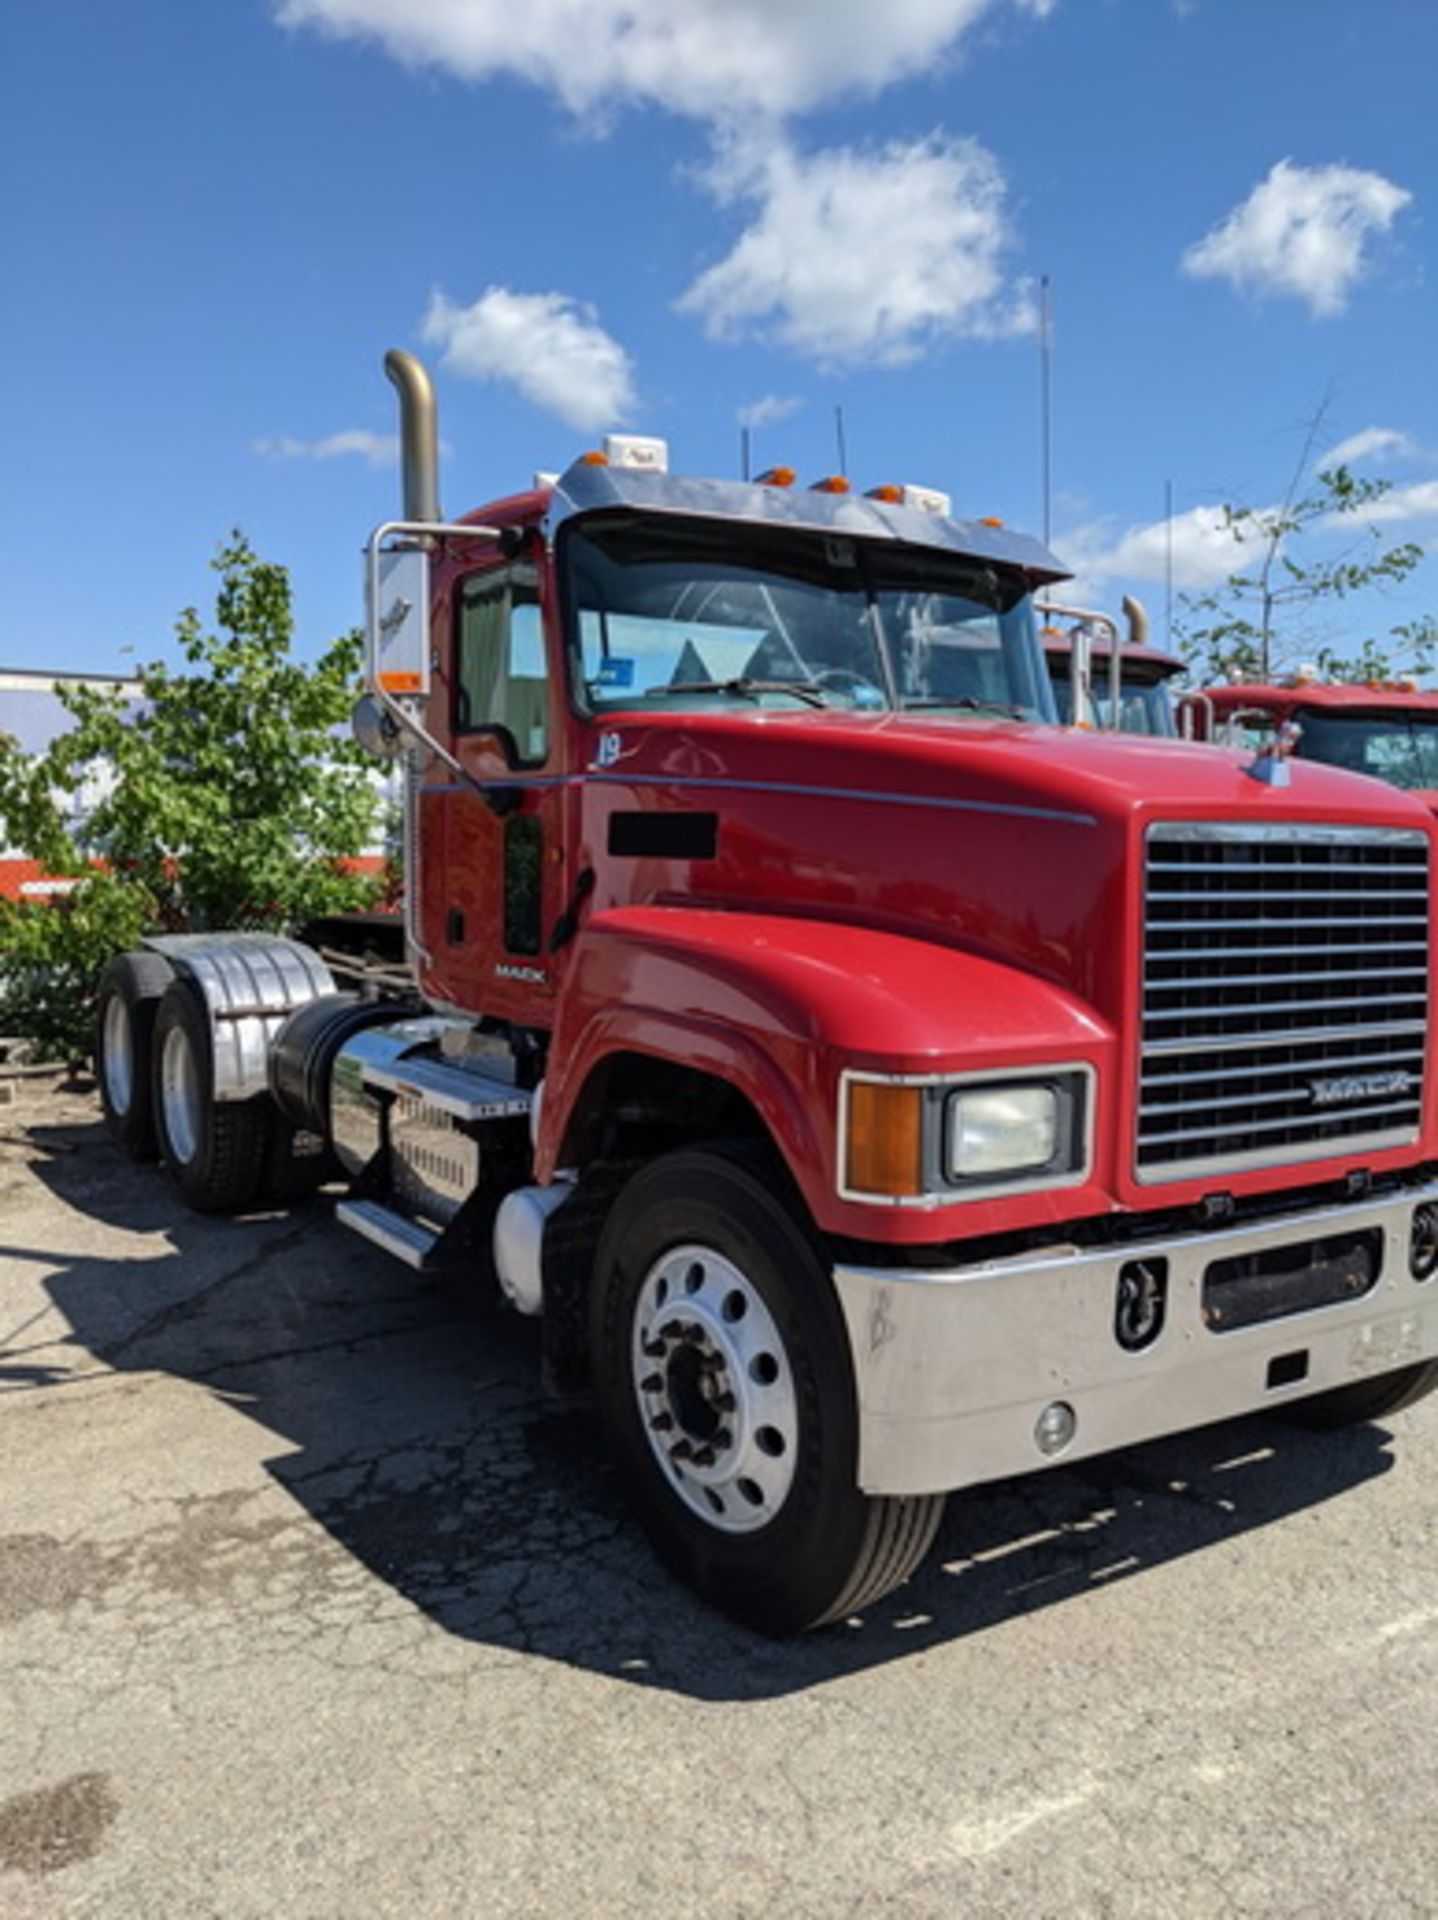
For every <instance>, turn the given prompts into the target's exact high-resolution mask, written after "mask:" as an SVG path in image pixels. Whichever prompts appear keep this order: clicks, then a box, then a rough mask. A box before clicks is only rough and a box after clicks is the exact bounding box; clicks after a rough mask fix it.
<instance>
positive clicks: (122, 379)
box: [0, 0, 1438, 671]
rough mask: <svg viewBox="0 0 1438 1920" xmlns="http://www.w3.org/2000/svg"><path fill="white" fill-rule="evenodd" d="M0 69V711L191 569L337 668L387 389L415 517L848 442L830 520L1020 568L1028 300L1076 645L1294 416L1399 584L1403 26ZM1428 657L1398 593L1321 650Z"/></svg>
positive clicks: (919, 23)
mask: <svg viewBox="0 0 1438 1920" xmlns="http://www.w3.org/2000/svg"><path fill="white" fill-rule="evenodd" d="M6 48H7V68H8V77H9V85H8V87H7V109H6V114H5V116H4V123H3V127H0V155H3V162H0V163H3V177H4V179H5V181H6V182H7V187H8V191H7V194H6V223H5V226H6V242H7V244H6V258H7V268H8V271H7V274H6V280H7V283H8V297H7V299H6V301H5V303H4V307H3V318H0V330H3V331H0V345H3V357H0V365H3V368H4V373H3V403H0V404H3V420H4V427H5V433H4V444H5V448H6V459H5V461H4V468H3V478H0V489H3V501H0V506H3V528H4V552H5V567H4V577H5V585H6V591H5V595H4V601H3V609H0V665H6V666H14V667H48V668H52V669H63V668H74V669H76V670H77V671H78V670H84V671H105V670H110V669H114V670H121V671H123V670H125V669H127V668H128V667H130V665H131V664H132V662H133V661H134V659H135V658H137V657H138V658H147V657H151V656H153V655H155V654H159V653H163V652H165V651H166V650H167V647H168V643H169V636H170V632H171V628H172V625H173V621H174V618H175V615H176V614H177V612H178V611H179V609H180V608H181V607H182V606H184V605H186V604H188V603H191V602H199V603H200V604H201V606H202V607H206V608H207V607H208V606H209V604H210V593H211V584H212V576H211V575H210V573H209V569H208V562H209V559H210V557H211V555H212V554H213V552H214V550H215V548H216V546H217V545H218V543H219V542H220V541H221V540H222V539H223V538H224V537H225V535H226V534H227V532H228V531H229V529H230V528H231V527H234V526H239V527H242V528H243V529H244V530H245V532H246V533H247V534H248V535H249V537H250V538H251V540H252V541H253V542H254V543H255V544H256V546H257V547H258V548H259V549H260V550H261V551H262V552H263V553H264V554H265V555H266V556H267V557H269V558H273V559H277V560H280V561H283V562H284V563H285V564H287V565H288V566H289V567H290V569H291V571H292V573H293V576H294V581H295V587H296V598H297V611H298V617H299V623H300V645H301V648H302V650H303V651H305V652H306V653H313V652H316V651H318V649H319V648H320V647H322V646H323V645H324V644H325V643H326V642H327V641H328V640H329V639H330V638H331V637H332V636H333V635H334V634H335V633H336V632H338V631H340V630H341V629H342V628H344V627H345V626H348V625H350V624H352V623H353V622H354V621H355V620H356V619H357V618H358V615H359V607H360V591H359V559H358V555H359V550H360V547H361V545H362V542H363V540H364V537H365V535H366V533H367V532H368V530H369V528H370V526H371V525H373V524H374V523H375V522H377V521H379V520H381V519H384V518H387V517H389V516H390V515H391V514H392V513H393V512H394V511H395V510H396V508H397V504H398V478H397V474H396V472H395V469H394V467H393V465H392V464H389V461H390V459H391V453H392V436H393V432H394V413H393V405H392V402H393V395H392V391H391V389H390V387H389V385H388V384H387V382H386V381H385V380H384V379H383V377H382V373H381V370H380V363H381V359H382V355H383V352H384V350H385V348H386V347H388V346H391V345H402V346H407V347H409V348H411V349H413V350H417V351H419V352H420V353H421V354H422V356H423V357H425V358H426V360H427V361H428V362H429V364H430V365H431V367H432V368H433V369H434V371H435V373H436V378H437V384H438V388H439V394H440V406H441V432H442V436H443V439H444V442H445V444H446V448H447V457H446V460H445V464H444V471H443V476H442V495H443V502H444V506H445V509H446V510H447V511H449V512H459V511H463V510H466V509H469V508H471V507H474V506H478V505H480V504H481V503H482V502H483V501H484V500H486V499H488V498H491V497H493V496H494V495H496V494H499V493H504V492H507V491H510V490H512V489H513V488H515V487H516V486H520V485H523V484H526V483H527V482H528V479H529V477H530V475H531V474H532V472H533V471H534V469H535V468H538V467H556V466H562V465H564V464H565V463H566V462H567V461H568V459H569V458H570V457H572V455H573V454H574V453H576V452H578V451H580V450H582V448H583V447H585V446H587V445H590V444H593V442H594V439H595V437H596V434H597V433H598V432H599V431H602V430H603V428H604V427H605V426H629V427H633V428H637V429H639V430H642V431H649V432H655V433H661V434H664V435H666V436H667V437H668V438H669V440H670V442H671V449H672V459H673V464H674V466H675V467H676V468H679V469H682V470H685V471H690V472H695V473H712V474H727V473H733V472H735V471H736V470H737V462H738V457H739V455H738V441H739V424H740V421H741V418H743V417H746V415H747V417H750V418H753V419H755V420H756V421H757V423H758V424H756V426H755V430H754V431H755V451H756V457H757V459H758V460H759V461H760V462H762V463H767V462H768V461H771V460H786V461H789V462H791V463H792V464H794V465H795V466H796V467H797V468H798V470H799V472H800V474H801V477H817V476H818V475H820V474H823V473H827V472H830V471H832V470H833V468H834V466H835V463H836V456H835V451H834V443H835V434H834V409H835V407H836V405H842V407H843V410H844V422H845V429H846V435H847V442H848V449H849V468H850V472H851V475H852V477H853V479H854V481H855V483H856V484H857V485H861V486H868V485H872V484H874V483H876V482H878V481H883V480H913V481H918V482H922V483H926V484H930V485H936V486H941V487H944V488H946V489H948V490H949V491H950V492H951V493H952V494H953V496H954V500H955V508H956V511H958V512H960V513H970V514H974V515H979V514H989V513H993V514H999V515H1001V516H1003V517H1004V518H1005V520H1007V521H1008V522H1009V523H1010V524H1011V525H1014V526H1019V527H1023V528H1025V529H1028V530H1032V531H1036V532H1037V531H1040V530H1041V526H1042V513H1043V496H1042V485H1041V460H1040V447H1041V435H1040V407H1039V348H1038V336H1037V333H1036V331H1035V329H1034V318H1035V304H1036V299H1037V293H1036V288H1037V281H1038V277H1039V276H1040V275H1044V274H1046V275H1048V276H1049V277H1050V280H1051V284H1052V301H1053V316H1054V326H1053V353H1052V369H1053V490H1052V497H1051V514H1052V533H1053V544H1054V545H1055V547H1056V548H1057V549H1058V551H1059V552H1060V554H1061V555H1063V556H1064V558H1065V559H1067V560H1069V561H1070V563H1071V564H1074V565H1076V566H1077V567H1079V568H1080V570H1081V574H1082V590H1083V592H1084V593H1085V594H1087V595H1088V596H1089V597H1090V598H1094V599H1099V600H1101V601H1102V602H1103V603H1105V604H1116V602H1117V598H1118V596H1119V594H1120V593H1122V592H1124V591H1126V590H1131V591H1136V592H1137V593H1138V594H1139V595H1140V596H1141V597H1142V598H1144V599H1145V600H1146V602H1147V603H1148V604H1149V606H1150V608H1151V610H1152V611H1153V612H1154V613H1155V615H1156V624H1157V627H1158V629H1159V637H1160V638H1161V637H1162V629H1163V614H1164V601H1165V581H1164V574H1165V563H1166V555H1167V553H1168V552H1169V550H1170V547H1171V550H1172V553H1173V558H1174V565H1175V571H1176V575H1177V578H1178V581H1179V584H1180V585H1183V584H1184V583H1185V582H1189V583H1192V584H1199V583H1201V582H1202V581H1203V579H1204V578H1206V577H1209V576H1211V575H1212V574H1213V573H1214V572H1215V571H1216V570H1219V569H1220V568H1221V567H1222V566H1223V565H1224V564H1226V563H1227V561H1228V559H1229V557H1230V555H1229V552H1228V551H1227V550H1225V549H1222V548H1221V546H1220V543H1219V542H1217V541H1216V540H1215V538H1214V535H1213V533H1212V530H1211V529H1212V518H1213V509H1214V508H1215V507H1216V506H1217V505H1218V504H1219V503H1220V502H1222V501H1223V500H1225V499H1228V500H1235V501H1247V502H1249V503H1251V504H1255V505H1265V504H1267V503H1269V502H1271V501H1273V500H1275V499H1277V498H1278V497H1279V496H1280V495H1281V494H1282V492H1283V490H1284V488H1285V486H1286V485H1287V483H1288V480H1289V477H1290V474H1291V471H1292V468H1293V465H1294V462H1295V460H1296V458H1297V457H1298V454H1299V452H1300V450H1301V447H1302V445H1303V441H1304V437H1305V431H1306V429H1307V427H1308V424H1309V422H1310V421H1311V420H1312V418H1313V416H1314V414H1315V412H1316V410H1317V409H1318V408H1319V407H1320V406H1323V407H1325V408H1326V411H1325V414H1324V417H1323V420H1322V424H1321V428H1320V431H1319V433H1318V436H1317V440H1316V442H1315V446H1314V451H1315V452H1316V453H1324V452H1327V451H1329V450H1330V449H1332V448H1334V447H1337V446H1340V445H1342V444H1343V443H1345V442H1349V443H1354V442H1356V443H1357V446H1358V452H1357V456H1356V457H1357V462H1358V464H1359V466H1360V468H1361V470H1362V471H1364V472H1367V473H1371V474H1374V475H1376V476H1380V477H1383V478H1386V479H1388V480H1390V481H1391V482H1392V484H1393V489H1394V491H1393V494H1392V495H1391V496H1390V499H1389V502H1388V503H1387V505H1388V510H1389V511H1390V513H1391V514H1392V518H1391V519H1390V520H1388V521H1387V522H1385V524H1384V529H1383V530H1384V532H1385V534H1386V533H1389V532H1391V533H1392V535H1393V537H1394V538H1399V537H1401V538H1411V539H1415V540H1419V541H1423V542H1429V541H1431V540H1433V539H1434V538H1438V386H1435V381H1434V377H1433V371H1432V354H1433V346H1434V328H1433V324H1432V313H1433V306H1432V286H1433V280H1432V275H1431V273H1430V270H1429V253H1430V248H1431V245H1432V235H1433V227H1432V209H1433V207H1434V205H1435V204H1438V177H1435V176H1438V140H1435V137H1434V131H1433V115H1432V98H1431V93H1432V75H1433V73H1434V71H1435V70H1438V8H1434V7H1433V6H1432V5H1431V4H1429V0H1370V3H1369V4H1368V5H1366V6H1364V7H1362V8H1358V7H1354V6H1353V5H1351V4H1350V3H1348V0H884V4H882V5H881V4H879V0H209V3H208V4H201V5H197V4H194V0H63V3H62V4H59V5H56V6H53V7H49V8H26V9H22V10H18V11H15V12H13V13H12V16H11V19H10V22H9V26H8V31H7V36H6ZM1170 483H1171V486H1172V492H1173V502H1174V526H1173V531H1172V540H1171V541H1170V540H1169V538H1168V536H1167V534H1166V533H1165V530H1164V527H1163V526H1162V525H1161V524H1160V523H1161V522H1162V521H1163V518H1164V501H1165V487H1166V485H1168V484H1170ZM1429 610H1431V611H1435V612H1438V567H1435V566H1434V563H1433V562H1432V560H1431V559H1430V560H1426V561H1425V562H1424V565H1423V567H1422V568H1421V569H1420V571H1419V573H1418V574H1417V575H1416V576H1415V578H1414V580H1413V581H1412V583H1411V584H1410V586H1409V588H1408V589H1406V590H1405V591H1404V592H1403V594H1401V595H1400V596H1398V597H1396V598H1394V599H1393V600H1392V601H1389V602H1385V603H1383V604H1380V605H1374V606H1369V605H1364V606H1361V607H1358V608H1355V609H1354V610H1353V617H1354V622H1355V626H1354V631H1355V632H1356V631H1357V630H1358V629H1359V628H1360V627H1362V628H1364V629H1365V630H1366V629H1369V628H1372V627H1379V628H1382V627H1386V626H1387V625H1388V624H1389V623H1390V621H1392V620H1394V619H1397V618H1400V617H1408V616H1411V615H1413V614H1414V613H1417V612H1423V611H1429ZM127 648H128V649H132V651H129V652H127V651H124V649H127Z"/></svg>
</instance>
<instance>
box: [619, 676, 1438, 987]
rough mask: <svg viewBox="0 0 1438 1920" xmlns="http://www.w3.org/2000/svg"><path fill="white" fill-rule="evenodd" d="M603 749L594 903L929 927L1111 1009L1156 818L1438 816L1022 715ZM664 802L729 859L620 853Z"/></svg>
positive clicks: (703, 726) (1329, 774)
mask: <svg viewBox="0 0 1438 1920" xmlns="http://www.w3.org/2000/svg"><path fill="white" fill-rule="evenodd" d="M597 742H598V743H602V751H601V752H600V753H598V754H596V756H595V760H594V763H593V765H592V767H591V769H590V776H589V780H588V782H587V783H586V785H587V794H586V802H585V806H586V819H585V834H584V837H585V841H586V843H587V847H588V852H587V855H586V863H587V864H590V865H592V866H593V868H594V870H595V873H596V876H597V887H596V897H595V905H596V906H606V905H607V906H620V905H629V904H641V903H643V902H645V901H653V900H673V901H680V900H685V901H692V902H695V903H698V904H703V905H710V906H729V907H743V908H745V909H747V910H751V911H752V910H754V909H755V908H759V909H765V908H767V909H769V910H771V911H777V910H783V911H788V912H793V911H799V912H810V913H815V914H818V915H821V916H824V917H827V918H834V919H843V920H845V921H852V922H857V923H862V924H867V925H871V926H878V927H886V928H888V929H890V930H892V931H900V932H912V933H916V934H919V935H921V936H923V937H925V938H929V939H937V940H940V941H943V942H945V943H948V944H952V945H955V946H961V947H964V948H966V949H968V950H969V951H972V952H976V953H981V954H984V955H986V956H988V957H990V958H994V959H999V960H1003V961H1005V962H1007V963H1008V964H1010V965H1017V966H1020V967H1022V968H1024V969H1025V970H1026V971H1029V972H1032V973H1035V974H1038V975H1040V976H1042V977H1045V978H1048V979H1051V980H1054V981H1056V982H1059V983H1061V984H1063V985H1064V986H1067V987H1069V988H1071V989H1073V990H1074V991H1075V992H1077V993H1078V994H1080V996H1081V997H1082V998H1083V999H1084V1000H1086V1001H1087V1002H1088V1003H1089V1004H1090V1005H1091V1006H1093V1007H1095V1008H1096V1009H1097V1010H1098V1011H1100V1012H1101V1013H1103V1014H1104V1015H1105V1016H1106V1017H1107V1018H1108V1019H1109V1020H1111V1021H1113V1022H1114V1023H1115V1024H1118V1023H1120V1022H1121V1021H1122V1020H1123V1018H1124V1017H1125V1015H1126V1012H1127V1004H1126V999H1125V996H1126V995H1127V993H1128V992H1129V989H1130V987H1131V984H1132V969H1131V964H1129V965H1128V966H1126V956H1127V959H1128V961H1129V962H1130V963H1131V959H1132V954H1133V951H1134V942H1135V940H1136V937H1137V935H1136V927H1137V915H1138V896H1139V891H1140V887H1141V873H1142V835H1143V830H1144V828H1145V826H1146V825H1147V824H1148V823H1149V822H1150V821H1155V820H1175V819H1178V820H1239V821H1254V822H1271V823H1280V822H1285V821H1286V822H1294V823H1297V822H1300V821H1308V822H1314V823H1318V822H1322V823H1328V824H1338V825H1345V824H1347V825H1372V826H1392V827H1408V828H1412V827H1415V826H1417V827H1422V828H1424V829H1425V830H1426V829H1428V827H1429V825H1430V822H1431V818H1432V816H1431V815H1430V814H1429V812H1428V811H1427V809H1426V808H1425V807H1424V806H1423V805H1422V804H1421V803H1420V802H1419V801H1418V800H1416V799H1415V798H1414V797H1413V796H1411V795H1409V794H1406V793H1402V792H1400V791H1399V790H1398V789H1397V788H1392V787H1385V786H1382V785H1380V784H1379V783H1378V782H1376V781H1373V780H1368V779H1365V778H1363V777H1362V776H1360V775H1355V774H1350V773H1344V772H1340V771H1339V770H1338V769H1336V768H1333V767H1326V766H1321V765H1318V764H1316V763H1314V762H1311V761H1300V760H1293V761H1290V762H1288V763H1287V770H1288V773H1289V784H1288V785H1287V786H1270V785H1267V784H1265V783H1264V782H1262V781H1259V780H1256V779H1254V778H1253V777H1252V776H1251V775H1250V774H1249V773H1247V772H1245V767H1246V766H1248V765H1250V764H1252V756H1251V755H1249V754H1246V753H1237V752H1228V751H1226V750H1221V749H1218V748H1214V747H1210V746H1190V745H1187V744H1186V743H1183V742H1180V741H1176V740H1148V739H1145V738H1143V737H1142V736H1139V735H1134V734H1109V733H1087V732H1081V731H1076V730H1072V729H1064V728H1058V727H1041V726H1030V725H1015V724H1013V723H1011V722H997V721H988V720H974V721H955V720H952V719H940V718H937V717H934V718H929V717H920V716H909V715H902V714H882V715H874V716H865V715H851V714H841V713H829V714H819V713H813V714H805V715H802V716H800V715H791V714H787V713H784V714H775V713H754V714H750V715H738V714H735V713H733V712H732V711H730V712H725V713H684V714H676V713H665V714H652V715H650V714H645V715H635V716H633V717H630V716H628V715H616V716H614V718H613V721H612V723H611V724H609V725H607V726H606V727H605V729H604V731H603V733H602V734H599V735H597ZM659 810H673V811H682V812H685V813H691V814H693V813H702V814H706V815H709V814H712V815H713V816H715V825H716V842H717V850H716V854H715V857H714V858H712V859H710V858H703V859H689V858H675V857H667V856H665V855H663V854H662V853H656V854H654V855H653V856H652V857H645V856H631V857H623V858H615V857H613V856H610V855H609V854H608V851H607V850H608V847H609V845H610V844H611V842H610V831H611V830H610V827H609V824H608V816H609V815H610V814H611V813H614V812H623V813H629V814H631V815H632V814H634V813H636V812H640V811H642V812H646V813H648V812H654V811H659ZM1125 927H1132V928H1134V929H1135V931H1134V932H1133V933H1131V934H1130V935H1129V936H1128V937H1127V938H1126V937H1125V935H1124V931H1123V929H1124V928H1125Z"/></svg>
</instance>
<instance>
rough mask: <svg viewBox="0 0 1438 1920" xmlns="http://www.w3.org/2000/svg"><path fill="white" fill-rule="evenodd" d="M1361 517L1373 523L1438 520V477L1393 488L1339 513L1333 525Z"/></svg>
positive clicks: (1362, 519)
mask: <svg viewBox="0 0 1438 1920" xmlns="http://www.w3.org/2000/svg"><path fill="white" fill-rule="evenodd" d="M1354 520H1361V521H1365V522H1367V523H1369V524H1370V525H1378V524H1380V523H1382V524H1387V523H1389V522H1392V521H1402V520H1438V480H1416V481H1414V483H1413V484H1412V486H1408V487H1392V488H1390V489H1389V491H1388V492H1387V493H1383V494H1380V495H1379V496H1378V498H1377V499H1376V500H1370V501H1368V503H1367V504H1366V505H1365V506H1361V507H1355V508H1354V510H1353V512H1352V513H1348V514H1343V515H1342V516H1338V515H1335V516H1334V518H1333V520H1332V521H1331V522H1330V524H1332V525H1339V524H1348V523H1351V522H1352V521H1354Z"/></svg>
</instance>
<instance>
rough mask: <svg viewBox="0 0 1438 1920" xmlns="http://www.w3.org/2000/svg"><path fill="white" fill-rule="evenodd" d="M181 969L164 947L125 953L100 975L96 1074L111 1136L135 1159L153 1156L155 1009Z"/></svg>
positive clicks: (156, 1009) (97, 1002)
mask: <svg viewBox="0 0 1438 1920" xmlns="http://www.w3.org/2000/svg"><path fill="white" fill-rule="evenodd" d="M174 977H175V970H174V968H173V967H172V966H171V965H170V963H169V961H168V960H166V959H165V958H164V957H163V955H161V954H158V953H144V952H135V953H121V954H117V955H116V956H115V958H114V959H113V960H112V961H111V962H110V964H109V966H108V967H106V969H105V971H104V972H103V973H102V974H101V976H100V989H99V993H98V994H97V996H96V1004H95V1078H96V1080H97V1082H98V1083H99V1088H100V1105H101V1108H102V1109H103V1111H104V1115H105V1126H106V1128H107V1130H108V1132H109V1135H110V1138H111V1139H112V1140H113V1141H114V1142H115V1145H116V1146H117V1147H118V1148H119V1149H120V1151H121V1152H122V1153H124V1154H126V1155H128V1156H129V1158H130V1159H132V1160H153V1159H154V1158H155V1155H156V1152H157V1147H156V1142H155V1115H154V1107H153V1104H152V1101H151V1095H150V1081H151V1055H152V1049H153V1046H154V1038H155V1015H156V1013H157V1012H158V1010H159V1005H160V1001H161V999H162V997H163V995H164V992H165V989H166V988H167V987H168V986H169V984H170V982H171V981H172V980H173V979H174Z"/></svg>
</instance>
